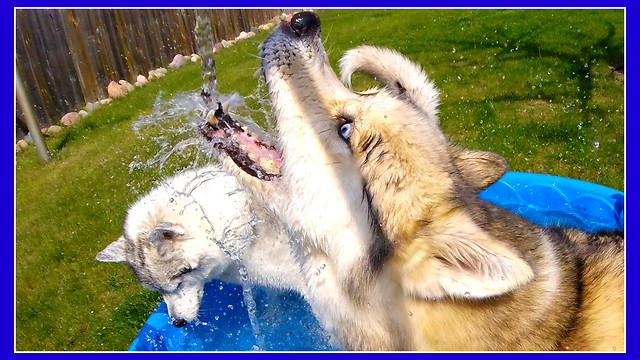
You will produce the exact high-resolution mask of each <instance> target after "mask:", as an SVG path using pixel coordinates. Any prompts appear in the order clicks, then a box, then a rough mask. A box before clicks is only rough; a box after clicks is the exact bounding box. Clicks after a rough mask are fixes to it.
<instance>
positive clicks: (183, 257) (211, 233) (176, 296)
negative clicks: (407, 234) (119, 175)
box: [96, 165, 306, 327]
mask: <svg viewBox="0 0 640 360" xmlns="http://www.w3.org/2000/svg"><path fill="white" fill-rule="evenodd" d="M96 259H97V260H99V261H105V262H126V263H127V265H129V267H130V268H131V269H132V270H133V272H134V273H135V274H136V276H137V278H138V279H139V280H140V282H141V283H142V284H143V285H144V286H146V287H147V288H150V289H152V290H157V291H160V292H161V293H162V296H163V298H164V300H165V302H166V303H167V307H168V310H169V315H170V316H171V318H172V320H173V324H174V325H175V326H178V327H180V326H184V325H186V324H187V323H188V322H190V321H192V320H194V319H196V318H197V315H198V310H199V308H200V303H201V300H202V295H203V288H204V284H205V283H207V282H208V281H210V280H212V279H219V280H222V281H226V282H232V283H235V284H241V285H246V284H258V285H265V286H269V287H273V288H279V289H286V290H293V291H296V292H298V293H300V294H301V295H303V296H304V294H305V292H306V286H305V284H304V279H303V278H302V275H301V274H302V272H301V270H300V269H299V266H298V265H297V263H296V261H295V259H294V257H293V255H292V253H291V249H290V247H289V239H288V237H287V233H286V232H285V229H284V227H283V224H282V223H280V222H279V221H278V219H277V218H274V217H273V216H271V213H270V212H269V211H267V210H266V208H264V206H263V205H262V204H261V203H260V202H259V201H254V199H253V198H252V197H251V196H250V194H249V193H247V192H246V191H243V190H242V189H240V187H239V184H238V182H237V181H236V178H235V177H234V176H232V175H229V174H227V173H226V172H224V171H222V170H221V168H220V166H219V165H209V166H206V167H203V168H198V169H193V170H187V171H184V172H182V173H179V174H177V175H175V176H173V177H171V178H169V179H166V180H164V181H163V182H162V183H161V184H160V185H159V186H158V187H156V188H154V189H152V190H151V191H149V192H148V193H147V194H146V195H144V196H142V197H141V198H140V199H139V200H138V201H137V202H136V203H135V204H133V205H132V206H131V207H130V208H129V210H128V212H127V216H126V219H125V223H124V229H123V234H122V236H120V237H119V238H118V239H117V240H116V241H114V242H112V243H111V244H109V245H108V246H107V247H106V248H105V249H104V250H102V251H101V252H100V253H98V254H97V256H96Z"/></svg>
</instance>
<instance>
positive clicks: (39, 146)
mask: <svg viewBox="0 0 640 360" xmlns="http://www.w3.org/2000/svg"><path fill="white" fill-rule="evenodd" d="M15 76H16V96H17V98H18V104H20V107H21V108H22V111H23V112H24V118H25V121H26V123H27V127H28V128H29V134H31V138H32V139H33V144H34V145H35V147H36V150H37V151H38V156H40V160H42V161H43V162H48V161H49V149H47V144H46V143H45V142H44V136H42V132H41V131H40V127H39V126H38V121H37V120H36V116H35V114H34V113H33V105H31V101H29V96H28V95H27V91H26V90H25V88H24V83H23V82H22V77H21V76H20V74H19V73H18V67H17V66H16V72H15Z"/></svg>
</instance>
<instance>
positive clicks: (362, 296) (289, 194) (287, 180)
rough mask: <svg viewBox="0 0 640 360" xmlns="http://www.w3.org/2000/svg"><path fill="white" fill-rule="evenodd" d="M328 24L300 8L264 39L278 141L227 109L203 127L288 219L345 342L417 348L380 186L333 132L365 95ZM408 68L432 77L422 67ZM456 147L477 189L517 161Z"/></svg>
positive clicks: (246, 180) (247, 184)
mask: <svg viewBox="0 0 640 360" xmlns="http://www.w3.org/2000/svg"><path fill="white" fill-rule="evenodd" d="M319 33H320V21H319V18H318V16H317V15H316V14H314V13H311V12H303V13H298V14H296V15H293V16H289V17H287V18H285V19H284V20H283V21H282V23H281V24H280V25H279V26H278V27H277V28H276V29H275V30H274V32H272V33H271V34H270V36H269V37H268V38H267V39H266V40H265V41H264V42H263V44H262V45H261V47H260V48H261V52H260V56H261V58H262V59H263V60H262V61H263V63H262V70H263V72H264V75H265V78H266V81H267V86H268V89H269V94H270V99H271V103H272V105H273V111H274V115H275V118H276V123H277V124H276V127H277V136H278V139H277V144H275V145H273V144H271V143H269V142H268V141H266V140H264V139H260V138H259V136H256V134H251V133H248V131H247V129H245V128H244V127H242V126H240V125H239V124H237V123H235V122H234V121H233V120H232V119H231V117H229V116H225V115H224V114H223V111H222V110H221V109H219V111H218V113H217V115H216V117H215V119H210V121H209V122H208V123H207V124H205V125H204V126H203V133H204V136H205V137H207V138H208V139H210V140H212V142H215V143H216V144H225V145H222V150H224V151H223V152H224V153H226V154H227V155H229V156H223V157H222V158H221V162H222V163H223V164H224V166H225V169H227V170H228V171H230V172H231V173H234V175H236V176H237V177H238V180H239V182H240V183H242V184H243V188H246V189H247V190H248V191H249V192H251V193H252V194H253V196H254V197H256V198H259V199H261V201H262V202H263V203H264V204H265V206H267V207H269V209H270V210H271V211H272V212H273V214H275V216H276V217H277V218H278V219H280V220H281V221H282V222H283V223H284V224H285V228H286V229H287V232H288V233H289V236H290V238H291V239H293V241H292V244H291V245H292V248H293V249H294V252H295V256H296V260H297V261H298V262H299V264H300V266H301V268H302V274H303V277H304V280H305V283H306V285H307V298H306V299H307V301H308V302H309V303H310V305H311V308H312V310H313V312H314V314H315V315H316V317H317V318H318V320H319V321H320V323H321V325H322V326H323V327H324V329H325V330H327V331H328V332H329V333H331V334H333V336H334V340H336V341H337V343H338V345H339V346H340V347H341V348H342V349H345V350H368V351H373V350H412V349H415V345H414V340H413V338H412V337H411V336H410V334H411V333H410V326H409V321H408V316H407V313H408V310H407V309H406V306H405V300H404V298H405V295H404V292H403V291H402V289H401V287H400V282H399V281H397V280H395V279H396V277H397V275H396V274H395V269H394V268H393V267H392V266H390V264H391V263H390V262H389V260H390V259H391V255H392V250H393V244H392V243H391V242H390V241H389V240H388V238H387V237H386V236H385V235H384V233H383V232H382V229H381V228H380V226H379V219H377V215H376V213H375V212H373V211H372V210H371V209H372V207H371V201H372V194H371V193H370V192H369V191H368V189H367V187H366V186H365V183H364V181H363V178H362V175H361V173H360V170H359V168H358V166H357V163H356V160H355V159H354V158H353V154H352V152H351V150H350V149H349V148H348V147H347V146H346V144H345V143H344V142H343V141H340V142H336V141H334V138H333V136H334V135H335V132H336V131H337V130H338V129H339V128H340V126H336V124H334V123H333V122H332V121H333V120H334V119H340V116H341V114H342V112H343V111H346V110H347V108H341V107H337V108H336V107H334V106H333V105H335V104H337V103H338V102H342V101H346V100H350V101H351V100H352V101H354V104H355V101H356V100H357V99H359V98H360V95H358V94H355V93H353V92H351V91H347V90H346V88H345V87H344V86H343V85H342V83H341V82H340V80H339V79H338V78H337V77H336V76H335V74H334V73H333V71H332V70H331V68H330V66H329V64H328V61H327V57H326V53H325V52H324V50H323V47H322V43H321V41H320V36H319V35H320V34H319ZM396 70H399V71H401V70H400V69H396ZM402 71H404V70H402ZM408 71H413V73H411V74H410V75H417V76H423V75H422V74H421V73H420V72H419V71H418V70H417V69H415V68H414V69H409V70H408ZM342 89H344V90H342ZM336 90H338V91H337V92H335V91H336ZM407 91H423V89H421V88H419V87H413V88H409V89H407ZM423 95H424V97H423V98H422V99H423V100H424V104H423V103H420V105H424V106H427V107H430V108H433V109H435V107H436V104H437V102H438V98H437V96H438V95H437V93H435V92H430V91H427V92H426V93H424V94H423ZM434 111H435V110H434ZM318 119H322V121H319V120H318ZM434 120H435V119H425V121H426V122H430V121H434ZM221 138H222V139H226V140H225V141H219V139H221ZM448 148H449V150H450V151H451V153H452V154H453V155H452V156H453V157H454V158H455V160H454V162H455V164H456V165H455V166H456V169H457V171H459V172H460V174H461V176H462V178H463V179H464V181H466V182H467V184H468V186H469V188H472V189H474V190H475V191H477V190H480V189H483V188H484V187H486V186H488V185H490V184H491V183H493V182H495V181H496V180H498V179H499V178H500V177H501V176H502V175H503V174H504V172H506V170H507V166H506V162H505V161H504V159H502V158H501V157H499V156H496V155H495V154H491V153H487V152H481V151H469V150H467V149H463V148H461V147H458V146H456V145H455V144H451V143H449V144H448ZM480 169H482V170H480Z"/></svg>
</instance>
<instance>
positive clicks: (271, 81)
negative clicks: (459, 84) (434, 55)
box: [261, 13, 533, 298]
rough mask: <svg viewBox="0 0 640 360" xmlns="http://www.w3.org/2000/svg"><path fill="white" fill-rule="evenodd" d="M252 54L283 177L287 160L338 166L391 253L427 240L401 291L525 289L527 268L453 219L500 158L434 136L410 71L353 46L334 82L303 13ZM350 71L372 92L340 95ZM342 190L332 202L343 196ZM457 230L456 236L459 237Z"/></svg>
mask: <svg viewBox="0 0 640 360" xmlns="http://www.w3.org/2000/svg"><path fill="white" fill-rule="evenodd" d="M261 57H262V58H263V70H264V73H265V77H266V80H267V84H268V86H269V90H270V92H271V97H272V100H273V102H274V104H273V107H274V111H275V114H276V119H277V120H278V126H279V134H280V137H281V139H280V140H281V146H282V147H283V150H284V151H283V173H285V174H286V172H287V171H288V170H289V166H291V167H293V165H289V164H291V163H297V164H300V163H302V162H312V161H315V162H318V163H320V164H325V163H332V164H339V165H337V166H339V167H340V170H341V171H340V172H338V171H336V172H335V173H336V174H337V175H339V176H344V177H346V178H347V181H349V180H353V179H355V178H356V177H357V178H358V179H359V181H350V182H351V183H358V184H360V185H359V186H361V187H362V190H361V191H360V193H365V194H367V196H366V197H367V198H368V202H369V206H370V208H369V210H370V211H371V212H372V213H373V214H374V215H375V216H373V218H376V219H377V220H379V223H380V224H381V225H382V227H383V230H384V233H385V234H386V236H387V237H388V239H389V240H390V241H391V243H392V244H393V246H394V248H395V249H396V250H398V251H403V249H404V251H409V250H407V249H409V248H410V246H405V244H413V243H412V241H413V240H414V239H416V238H417V237H422V236H425V237H426V238H427V239H429V241H423V242H420V243H419V244H418V245H419V246H418V248H415V249H413V248H411V249H412V250H410V251H415V253H416V254H418V255H420V254H422V255H424V258H421V259H419V260H418V262H419V264H420V265H419V266H415V268H412V269H411V270H409V272H411V273H412V275H411V276H404V277H403V284H402V285H403V287H404V289H405V291H407V292H409V293H412V294H414V295H419V296H426V297H429V298H433V297H438V296H443V295H447V294H448V295H452V296H460V297H487V296H493V295H498V294H501V293H504V292H506V291H510V290H512V289H514V288H516V287H517V286H520V285H522V284H524V283H527V282H528V281H530V280H531V278H532V276H533V270H532V269H531V268H530V266H529V264H528V262H527V261H525V260H523V256H522V255H521V254H520V253H519V252H518V251H516V250H514V249H513V248H512V247H511V246H510V245H508V244H504V243H502V242H500V241H499V240H496V239H494V238H492V236H491V235H490V234H488V233H487V232H486V231H484V230H483V229H481V226H479V225H478V224H476V223H475V222H474V221H473V219H471V218H472V215H470V214H468V213H465V212H464V211H460V209H462V208H465V206H466V203H467V202H468V201H473V200H469V199H475V197H476V192H477V191H478V190H480V189H483V188H484V187H486V186H488V185H490V184H492V183H493V182H495V181H496V180H497V179H499V178H500V177H501V176H502V175H503V174H504V172H505V171H506V170H507V164H506V161H505V160H504V159H503V158H502V157H500V156H499V155H496V154H493V153H489V152H483V151H474V150H468V149H464V148H462V147H459V146H456V145H454V144H452V143H451V142H449V141H448V139H447V138H446V137H445V135H444V134H443V133H442V131H441V130H440V127H439V121H438V113H437V105H438V101H439V95H438V91H437V89H436V88H435V86H434V85H433V83H432V82H431V81H430V80H429V79H428V78H427V76H426V74H425V73H424V72H423V71H422V69H421V68H420V66H419V65H417V64H415V63H413V62H412V61H410V60H409V59H407V58H406V57H404V56H402V55H401V54H399V53H398V52H396V51H393V50H389V49H382V48H378V47H372V46H361V47H358V48H355V49H352V50H349V51H348V52H347V53H346V54H345V56H344V57H343V58H342V59H341V61H340V67H341V72H342V79H343V81H340V80H339V79H338V78H337V76H336V75H335V73H334V72H333V71H332V69H331V67H330V65H329V62H328V59H327V55H326V53H325V51H324V48H323V46H322V42H321V40H320V21H319V18H318V17H317V15H316V14H313V13H299V14H296V15H294V16H292V17H290V18H287V19H285V20H284V21H283V22H282V24H281V25H280V26H279V28H278V29H276V30H275V31H274V32H273V33H272V34H271V36H270V37H269V38H268V39H267V40H265V42H264V43H263V45H262V49H261ZM356 71H362V72H365V73H368V74H370V75H372V76H374V77H375V78H376V79H378V80H379V81H381V82H382V83H383V84H384V87H382V88H380V89H373V90H369V91H366V92H364V93H359V92H355V91H352V90H351V89H350V88H349V87H347V86H345V85H344V84H343V82H344V83H347V84H349V79H350V77H351V75H352V74H353V73H354V72H356ZM281 119H284V120H286V121H281ZM301 138H302V140H301ZM292 144H293V145H295V146H291V145H292ZM317 144H320V145H317ZM293 150H295V151H296V152H295V153H294V152H293ZM300 152H301V153H303V154H302V155H300V154H299V153H300ZM300 175H302V174H300ZM308 176H313V174H309V175H308ZM349 178H351V179H349ZM342 190H343V191H340V190H337V191H336V195H337V196H346V197H348V196H350V195H351V194H352V193H353V189H350V190H348V191H344V189H342ZM451 214H455V215H456V216H450V215H451ZM436 223H437V224H438V226H437V227H436V226H434V227H431V226H430V224H436ZM460 224H462V227H464V226H466V225H468V228H466V229H463V230H464V231H462V230H461V228H460ZM425 231H426V233H425ZM429 231H432V232H433V233H429ZM456 232H458V233H459V234H457V233H456ZM396 254H398V252H396ZM422 255H420V256H422ZM420 256H418V257H417V258H415V259H418V258H420ZM412 266H413V265H412ZM414 270H415V271H414ZM405 273H406V272H405ZM425 274H431V275H425ZM414 275H415V277H414ZM452 279H453V280H452ZM467 293H468V296H467Z"/></svg>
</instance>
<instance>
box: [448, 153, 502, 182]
mask: <svg viewBox="0 0 640 360" xmlns="http://www.w3.org/2000/svg"><path fill="white" fill-rule="evenodd" d="M450 150H451V157H452V159H453V163H454V165H455V166H456V168H458V171H459V172H460V175H461V176H462V179H463V180H464V181H466V182H467V183H468V184H469V185H471V187H473V189H474V190H476V191H480V190H484V189H486V188H487V187H488V186H489V185H491V184H493V183H495V182H496V181H498V179H500V178H501V177H502V176H503V175H504V174H505V173H506V172H507V171H508V170H509V164H508V163H507V160H506V159H505V158H503V157H502V156H500V155H498V154H494V153H492V152H488V151H479V150H469V149H465V148H463V147H461V146H457V145H453V144H451V145H450Z"/></svg>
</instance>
